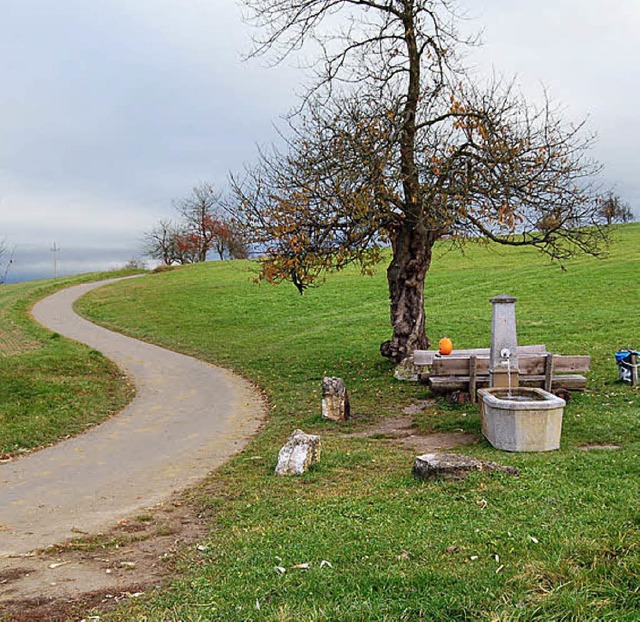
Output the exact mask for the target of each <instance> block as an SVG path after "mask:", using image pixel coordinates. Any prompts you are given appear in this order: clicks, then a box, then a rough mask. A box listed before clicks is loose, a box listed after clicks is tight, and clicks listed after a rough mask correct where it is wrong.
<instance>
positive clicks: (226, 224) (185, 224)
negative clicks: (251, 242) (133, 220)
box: [143, 183, 249, 265]
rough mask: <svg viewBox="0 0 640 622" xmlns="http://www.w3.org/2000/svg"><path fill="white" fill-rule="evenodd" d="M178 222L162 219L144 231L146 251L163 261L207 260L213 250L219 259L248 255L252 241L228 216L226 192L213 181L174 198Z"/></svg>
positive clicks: (184, 262) (187, 261) (144, 249)
mask: <svg viewBox="0 0 640 622" xmlns="http://www.w3.org/2000/svg"><path fill="white" fill-rule="evenodd" d="M174 207H175V209H176V211H177V212H178V214H179V219H178V221H177V222H173V221H170V220H161V221H159V222H158V224H157V225H155V226H154V227H153V229H151V230H150V231H148V232H147V233H145V234H144V246H143V253H144V254H145V255H146V256H148V257H152V258H153V259H157V260H159V261H161V262H162V263H163V264H164V265H170V264H172V263H179V264H187V263H196V262H199V261H206V259H207V256H208V255H209V253H211V252H215V253H216V254H217V255H218V258H219V259H221V260H222V259H225V258H229V259H246V258H247V257H248V256H249V247H248V244H247V243H246V242H245V241H244V239H243V238H242V235H243V233H242V231H241V230H240V229H238V227H237V226H236V225H235V224H234V222H233V221H232V219H231V218H230V217H229V216H228V213H227V208H226V207H225V205H224V201H223V197H222V195H221V194H220V193H219V192H218V191H216V190H215V188H214V187H213V186H212V185H211V184H206V183H202V184H199V185H198V186H195V187H194V188H193V189H192V191H191V193H190V194H189V195H188V196H187V197H186V198H184V199H181V200H179V201H175V202H174Z"/></svg>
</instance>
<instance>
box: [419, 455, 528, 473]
mask: <svg viewBox="0 0 640 622" xmlns="http://www.w3.org/2000/svg"><path fill="white" fill-rule="evenodd" d="M473 471H502V472H504V473H508V474H509V475H520V471H518V469H516V468H515V467H508V466H502V465H500V464H497V463H496V462H488V461H487V460H478V459H477V458H471V457H470V456H461V455H458V454H423V455H422V456H418V457H417V458H416V461H415V463H414V465H413V475H414V476H415V477H417V478H418V479H462V478H464V477H466V476H467V475H469V473H471V472H473Z"/></svg>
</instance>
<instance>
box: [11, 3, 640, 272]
mask: <svg viewBox="0 0 640 622" xmlns="http://www.w3.org/2000/svg"><path fill="white" fill-rule="evenodd" d="M464 6H466V7H467V11H468V14H469V15H470V16H474V17H475V20H474V21H472V22H469V23H468V24H467V26H466V27H468V28H476V29H482V30H483V32H484V34H483V40H484V43H485V44H484V47H483V48H482V49H480V50H478V51H476V52H474V53H473V56H472V58H471V60H473V62H474V63H475V64H476V65H477V67H478V71H488V70H490V69H491V67H495V69H496V71H498V72H500V73H504V74H507V75H511V74H517V76H518V78H519V80H520V82H521V83H522V85H523V89H524V91H525V93H527V94H530V95H531V97H537V96H538V95H539V94H540V92H541V88H542V86H543V85H544V86H545V87H547V89H548V91H549V92H550V94H551V96H552V98H553V99H554V100H555V101H558V102H561V103H563V104H564V105H565V106H566V114H567V116H569V117H570V118H572V119H574V120H580V119H582V118H584V117H588V118H589V127H590V128H591V129H592V130H594V131H596V132H597V133H598V135H599V141H598V143H597V144H596V147H595V150H594V155H595V157H596V158H597V159H599V160H600V161H601V162H603V163H604V165H605V179H606V181H607V182H608V183H611V184H614V185H615V189H616V191H617V192H618V193H619V194H620V195H621V196H622V197H623V198H624V199H625V200H627V201H628V202H629V203H630V204H631V205H632V208H633V209H634V211H635V213H636V215H638V214H640V181H639V180H638V172H639V171H638V169H639V166H638V162H639V158H638V156H637V155H636V153H637V142H638V137H639V135H640V120H639V119H638V108H639V105H638V99H639V97H640V75H639V74H640V72H639V71H638V69H637V63H638V59H640V36H639V35H638V33H640V1H639V0H615V2H611V1H605V0H537V1H536V2H531V1H529V0H483V1H482V2H474V1H473V0H466V4H465V5H464ZM250 37H251V30H250V28H249V27H248V26H246V25H244V24H243V22H242V20H241V10H240V8H239V5H238V3H236V2H235V0H0V58H1V59H2V61H1V62H0V240H2V239H4V241H5V245H6V246H7V247H8V248H9V249H13V248H15V255H14V261H15V263H14V267H13V269H12V271H11V273H10V276H11V280H22V279H27V278H33V277H36V276H38V277H40V276H52V275H53V253H52V252H51V250H50V249H51V247H52V245H53V244H54V243H56V244H57V245H58V246H59V247H60V248H61V251H60V253H59V272H60V273H73V272H84V271H89V270H97V269H106V268H110V267H115V266H118V265H122V264H124V263H125V262H126V261H127V260H128V259H129V258H132V257H135V256H137V255H139V253H140V245H141V244H140V240H141V237H142V234H143V232H144V231H145V230H148V229H149V228H150V227H152V226H153V224H154V223H155V222H157V220H159V219H160V218H164V217H168V216H170V215H171V214H172V208H171V201H172V199H175V198H179V197H181V196H184V195H186V194H188V192H189V190H190V188H191V187H192V186H193V185H195V184H197V183H198V182H199V181H205V180H206V181H210V182H213V183H215V184H218V185H220V186H224V184H225V182H226V176H227V173H228V171H229V170H238V169H240V168H241V166H242V164H243V162H250V161H251V160H252V159H253V158H254V156H255V148H256V145H257V144H261V145H264V144H268V143H269V142H271V141H272V140H273V139H274V138H275V131H274V127H273V124H274V123H277V122H278V117H279V116H280V115H282V114H284V113H286V112H287V111H288V110H289V109H290V108H291V107H292V106H293V105H294V104H295V99H294V91H295V90H296V86H297V84H298V83H299V82H300V81H301V80H302V79H303V74H302V73H301V72H300V71H299V70H297V69H295V68H294V67H288V66H279V67H276V68H268V67H267V66H266V62H265V61H264V60H258V61H251V62H244V61H242V54H243V53H246V52H247V51H248V50H249V49H250V45H251V42H250Z"/></svg>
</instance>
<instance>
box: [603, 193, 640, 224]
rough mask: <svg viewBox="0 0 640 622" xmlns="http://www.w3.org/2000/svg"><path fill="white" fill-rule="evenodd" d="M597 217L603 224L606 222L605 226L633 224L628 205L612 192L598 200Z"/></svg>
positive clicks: (631, 213)
mask: <svg viewBox="0 0 640 622" xmlns="http://www.w3.org/2000/svg"><path fill="white" fill-rule="evenodd" d="M598 216H599V217H600V218H601V219H602V221H603V222H606V223H607V225H612V224H614V223H627V222H633V219H634V217H633V212H632V211H631V207H630V206H629V204H628V203H626V202H624V201H623V200H622V199H621V198H620V197H619V196H618V195H617V194H614V193H613V192H609V193H608V194H607V195H605V196H604V197H602V198H601V199H600V200H599V202H598Z"/></svg>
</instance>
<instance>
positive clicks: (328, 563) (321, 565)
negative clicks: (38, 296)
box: [320, 559, 333, 568]
mask: <svg viewBox="0 0 640 622" xmlns="http://www.w3.org/2000/svg"><path fill="white" fill-rule="evenodd" d="M325 566H328V567H329V568H333V564H332V563H331V562H328V561H327V560H326V559H323V560H322V561H321V562H320V568H324V567H325Z"/></svg>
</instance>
